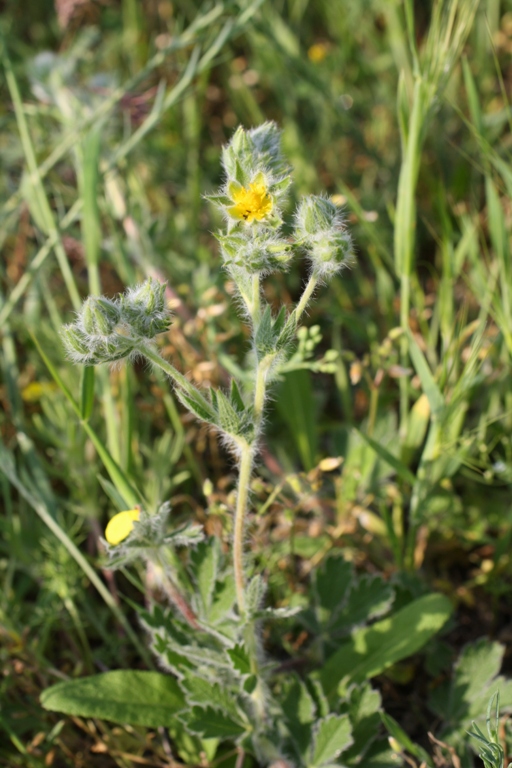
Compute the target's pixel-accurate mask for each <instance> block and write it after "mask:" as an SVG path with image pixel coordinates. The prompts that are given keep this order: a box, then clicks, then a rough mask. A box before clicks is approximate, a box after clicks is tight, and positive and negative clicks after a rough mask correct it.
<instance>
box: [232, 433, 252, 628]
mask: <svg viewBox="0 0 512 768" xmlns="http://www.w3.org/2000/svg"><path fill="white" fill-rule="evenodd" d="M252 458H253V448H252V446H251V445H249V444H248V443H245V444H244V445H243V446H242V450H241V455H240V466H239V471H238V489H237V496H236V510H235V528H234V533H233V567H234V571H235V588H236V601H237V603H238V610H239V612H240V616H243V615H244V614H245V576H244V522H245V513H246V510H247V501H248V499H249V483H250V480H251V470H252Z"/></svg>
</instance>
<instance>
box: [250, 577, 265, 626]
mask: <svg viewBox="0 0 512 768" xmlns="http://www.w3.org/2000/svg"><path fill="white" fill-rule="evenodd" d="M266 591H267V587H266V584H265V582H264V581H263V579H262V577H261V576H259V575H258V576H253V578H252V579H251V580H250V582H249V583H248V585H247V591H246V594H245V599H246V601H247V613H248V614H249V616H252V615H253V614H255V613H256V612H257V611H258V608H259V607H260V605H261V604H262V602H263V598H264V597H265V592H266Z"/></svg>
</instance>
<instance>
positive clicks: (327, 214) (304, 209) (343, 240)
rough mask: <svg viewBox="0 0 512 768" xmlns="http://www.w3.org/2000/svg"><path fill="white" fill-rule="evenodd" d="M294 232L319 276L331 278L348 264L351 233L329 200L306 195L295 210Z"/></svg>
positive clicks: (350, 249) (350, 257)
mask: <svg viewBox="0 0 512 768" xmlns="http://www.w3.org/2000/svg"><path fill="white" fill-rule="evenodd" d="M295 235H296V238H297V243H298V244H299V245H302V246H303V247H304V248H305V250H306V251H307V254H308V257H309V259H310V261H311V264H312V266H313V270H314V271H315V272H316V274H317V275H318V276H319V277H331V276H332V275H334V274H336V272H339V271H340V270H341V269H343V267H345V266H347V265H348V264H350V262H351V259H352V255H353V254H352V245H351V239H350V235H349V234H348V232H347V231H346V228H345V222H344V218H343V216H342V214H341V211H340V210H339V208H337V207H336V205H334V203H332V202H331V201H330V200H327V199H326V198H324V197H316V196H314V195H311V196H309V197H305V198H304V199H303V200H302V201H301V203H300V205H299V207H298V209H297V213H296V218H295Z"/></svg>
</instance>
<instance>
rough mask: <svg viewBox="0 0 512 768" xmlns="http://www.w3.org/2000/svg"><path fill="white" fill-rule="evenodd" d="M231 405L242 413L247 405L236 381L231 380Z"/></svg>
mask: <svg viewBox="0 0 512 768" xmlns="http://www.w3.org/2000/svg"><path fill="white" fill-rule="evenodd" d="M231 404H232V405H233V408H235V410H237V411H240V412H241V413H243V412H244V411H245V403H244V400H243V397H242V395H241V392H240V388H239V386H238V384H237V382H236V380H235V379H231Z"/></svg>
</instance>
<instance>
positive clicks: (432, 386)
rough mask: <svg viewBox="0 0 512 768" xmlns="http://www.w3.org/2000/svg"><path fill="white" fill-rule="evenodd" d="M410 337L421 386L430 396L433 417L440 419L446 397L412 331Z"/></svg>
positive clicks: (413, 360)
mask: <svg viewBox="0 0 512 768" xmlns="http://www.w3.org/2000/svg"><path fill="white" fill-rule="evenodd" d="M408 337H409V354H410V356H411V360H412V363H413V365H414V368H415V370H416V373H417V374H418V376H419V377H420V381H421V386H422V388H423V392H424V393H425V394H426V396H427V398H428V402H429V404H430V410H431V411H432V417H433V418H434V419H437V420H439V419H440V418H441V417H442V415H443V412H444V407H445V403H444V398H443V395H442V394H441V390H440V389H439V387H438V385H437V383H436V381H435V379H434V377H433V376H432V372H431V370H430V368H429V366H428V363H427V361H426V359H425V355H424V354H423V352H422V351H421V349H420V348H419V346H418V343H417V341H416V339H415V338H414V336H413V334H412V333H411V332H409V333H408Z"/></svg>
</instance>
